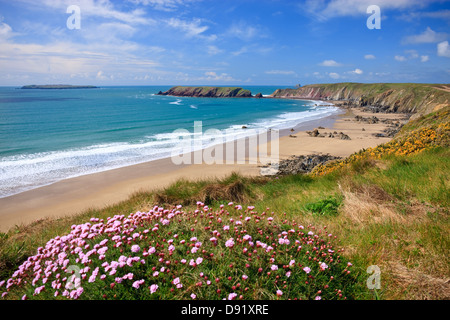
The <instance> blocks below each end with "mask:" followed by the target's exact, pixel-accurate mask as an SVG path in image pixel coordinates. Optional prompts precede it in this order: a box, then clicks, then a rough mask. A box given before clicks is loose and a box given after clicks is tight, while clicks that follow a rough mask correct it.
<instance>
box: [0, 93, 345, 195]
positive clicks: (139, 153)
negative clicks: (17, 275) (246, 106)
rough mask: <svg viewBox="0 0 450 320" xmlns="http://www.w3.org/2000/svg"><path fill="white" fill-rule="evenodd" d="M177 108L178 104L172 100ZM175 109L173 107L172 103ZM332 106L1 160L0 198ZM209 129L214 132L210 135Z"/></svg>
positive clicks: (291, 122)
mask: <svg viewBox="0 0 450 320" xmlns="http://www.w3.org/2000/svg"><path fill="white" fill-rule="evenodd" d="M175 102H177V103H180V102H181V100H177V101H175ZM172 104H176V103H172ZM338 110H339V109H338V108H337V107H316V108H315V109H312V108H310V109H308V110H306V111H301V112H285V113H282V114H280V115H278V116H276V117H273V118H270V119H262V120H259V121H254V122H248V123H245V122H243V123H241V124H233V125H229V126H228V127H227V128H225V129H221V130H218V129H213V128H208V127H199V126H196V127H195V128H194V132H191V131H188V130H187V129H182V130H176V131H174V132H163V133H158V134H154V135H150V136H147V137H143V138H142V139H141V140H140V141H139V142H137V143H130V142H128V143H105V144H97V145H92V146H88V147H83V148H76V149H75V148H74V149H67V150H60V151H52V152H41V153H34V154H22V155H14V156H4V157H0V198H1V197H7V196H11V195H14V194H17V193H21V192H24V191H27V190H30V189H34V188H38V187H41V186H45V185H49V184H52V183H54V182H57V181H60V180H63V179H67V178H72V177H77V176H82V175H86V174H92V173H96V172H101V171H106V170H111V169H116V168H120V167H125V166H129V165H134V164H138V163H143V162H147V161H152V160H157V159H163V158H168V157H171V156H173V155H175V154H180V153H182V152H184V151H186V150H185V149H183V147H182V146H185V144H183V143H185V142H186V141H188V140H187V139H194V138H195V139H196V140H195V142H196V143H194V144H192V147H193V148H192V150H191V151H195V150H198V149H204V148H207V147H209V146H212V145H215V144H218V143H223V142H229V141H233V140H237V139H241V138H244V137H248V136H251V135H255V134H257V133H262V132H263V131H265V130H268V129H279V130H282V129H287V128H291V127H294V126H295V125H297V124H299V123H301V122H305V121H310V120H316V119H320V118H323V117H326V116H329V115H332V114H336V113H337V112H338ZM212 129H213V130H212Z"/></svg>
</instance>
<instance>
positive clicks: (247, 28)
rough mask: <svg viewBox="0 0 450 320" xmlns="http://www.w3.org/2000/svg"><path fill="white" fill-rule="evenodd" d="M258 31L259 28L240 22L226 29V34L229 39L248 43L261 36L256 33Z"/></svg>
mask: <svg viewBox="0 0 450 320" xmlns="http://www.w3.org/2000/svg"><path fill="white" fill-rule="evenodd" d="M258 29H261V28H258V27H256V26H251V25H249V24H247V23H246V22H244V21H240V22H237V23H233V24H232V25H231V27H230V28H229V29H228V31H227V34H228V35H229V36H231V37H236V38H239V39H241V40H244V41H249V40H252V39H254V38H255V37H257V36H261V34H260V33H258Z"/></svg>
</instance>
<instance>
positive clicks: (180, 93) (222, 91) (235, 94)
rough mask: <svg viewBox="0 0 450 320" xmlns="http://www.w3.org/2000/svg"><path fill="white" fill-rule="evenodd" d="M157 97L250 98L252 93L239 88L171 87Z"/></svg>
mask: <svg viewBox="0 0 450 320" xmlns="http://www.w3.org/2000/svg"><path fill="white" fill-rule="evenodd" d="M158 94H159V95H167V96H176V97H209V98H251V97H252V93H251V92H250V91H249V90H245V89H242V88H239V87H182V86H177V87H173V88H171V89H169V90H167V91H165V92H159V93H158Z"/></svg>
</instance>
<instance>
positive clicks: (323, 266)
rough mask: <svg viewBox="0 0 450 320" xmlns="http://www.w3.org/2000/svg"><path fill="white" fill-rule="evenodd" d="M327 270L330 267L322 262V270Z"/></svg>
mask: <svg viewBox="0 0 450 320" xmlns="http://www.w3.org/2000/svg"><path fill="white" fill-rule="evenodd" d="M327 268H328V266H327V264H326V263H325V262H322V263H321V264H320V269H322V270H325V269H327Z"/></svg>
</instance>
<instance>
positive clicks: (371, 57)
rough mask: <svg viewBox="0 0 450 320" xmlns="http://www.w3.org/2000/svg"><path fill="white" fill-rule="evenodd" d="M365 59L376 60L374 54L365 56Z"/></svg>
mask: <svg viewBox="0 0 450 320" xmlns="http://www.w3.org/2000/svg"><path fill="white" fill-rule="evenodd" d="M364 59H366V60H373V59H376V57H375V56H374V55H373V54H366V55H365V56H364Z"/></svg>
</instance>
